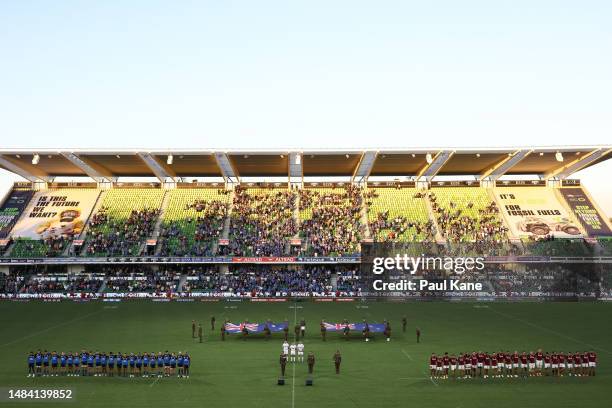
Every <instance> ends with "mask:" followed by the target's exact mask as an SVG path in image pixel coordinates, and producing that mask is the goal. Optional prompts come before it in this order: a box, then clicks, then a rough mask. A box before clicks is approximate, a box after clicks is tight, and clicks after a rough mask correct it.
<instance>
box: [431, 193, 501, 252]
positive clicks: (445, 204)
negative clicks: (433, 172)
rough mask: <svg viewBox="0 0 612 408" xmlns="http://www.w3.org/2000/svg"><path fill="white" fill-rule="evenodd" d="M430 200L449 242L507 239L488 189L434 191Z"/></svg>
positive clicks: (439, 225)
mask: <svg viewBox="0 0 612 408" xmlns="http://www.w3.org/2000/svg"><path fill="white" fill-rule="evenodd" d="M428 196H429V200H430V201H431V203H432V207H433V210H434V212H435V214H436V218H437V223H438V227H440V229H441V232H442V234H443V235H444V236H445V238H446V239H448V240H449V242H473V241H494V242H500V241H503V240H505V239H506V233H507V228H506V227H505V226H504V225H503V222H502V219H501V217H500V216H499V209H498V208H497V205H496V204H495V202H494V201H493V200H492V199H491V198H490V197H489V195H488V194H487V191H486V190H485V189H484V188H480V187H439V188H435V187H434V188H432V189H431V190H430V192H429V195H428Z"/></svg>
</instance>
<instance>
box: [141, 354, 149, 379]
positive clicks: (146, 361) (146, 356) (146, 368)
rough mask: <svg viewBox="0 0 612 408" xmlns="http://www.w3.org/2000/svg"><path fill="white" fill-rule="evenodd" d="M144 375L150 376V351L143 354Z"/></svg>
mask: <svg viewBox="0 0 612 408" xmlns="http://www.w3.org/2000/svg"><path fill="white" fill-rule="evenodd" d="M142 376H143V377H145V378H146V377H148V376H149V353H144V354H143V355H142Z"/></svg>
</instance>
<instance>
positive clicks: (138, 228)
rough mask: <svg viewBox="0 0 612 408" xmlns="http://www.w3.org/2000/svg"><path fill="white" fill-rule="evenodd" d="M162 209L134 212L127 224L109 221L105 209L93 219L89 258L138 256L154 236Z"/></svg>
mask: <svg viewBox="0 0 612 408" xmlns="http://www.w3.org/2000/svg"><path fill="white" fill-rule="evenodd" d="M158 216H159V209H143V210H132V212H131V213H130V215H129V217H128V218H127V219H126V220H119V219H113V218H112V217H109V216H108V214H107V212H106V209H105V208H104V207H102V208H101V209H100V210H99V211H98V212H97V213H96V214H95V215H94V216H93V217H92V219H91V221H90V224H89V225H90V230H89V234H88V237H87V238H88V240H87V255H89V256H136V255H139V254H140V246H141V244H142V243H143V242H144V241H145V240H146V239H147V237H148V236H149V235H151V233H152V232H153V229H154V227H155V222H156V221H157V217H158Z"/></svg>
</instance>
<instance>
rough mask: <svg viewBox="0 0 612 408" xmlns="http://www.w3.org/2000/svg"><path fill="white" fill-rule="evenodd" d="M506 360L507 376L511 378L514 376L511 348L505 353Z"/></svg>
mask: <svg viewBox="0 0 612 408" xmlns="http://www.w3.org/2000/svg"><path fill="white" fill-rule="evenodd" d="M504 360H506V361H505V363H506V377H507V378H511V377H512V354H510V350H508V351H506V352H505V353H504Z"/></svg>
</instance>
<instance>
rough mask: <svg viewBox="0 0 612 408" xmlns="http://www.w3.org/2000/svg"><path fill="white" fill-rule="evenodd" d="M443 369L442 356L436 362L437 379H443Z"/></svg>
mask: <svg viewBox="0 0 612 408" xmlns="http://www.w3.org/2000/svg"><path fill="white" fill-rule="evenodd" d="M442 370H443V367H442V356H438V359H437V360H436V377H437V378H442V375H443V372H442Z"/></svg>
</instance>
